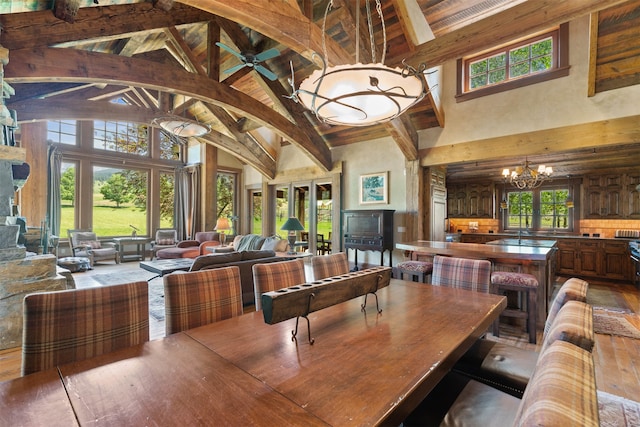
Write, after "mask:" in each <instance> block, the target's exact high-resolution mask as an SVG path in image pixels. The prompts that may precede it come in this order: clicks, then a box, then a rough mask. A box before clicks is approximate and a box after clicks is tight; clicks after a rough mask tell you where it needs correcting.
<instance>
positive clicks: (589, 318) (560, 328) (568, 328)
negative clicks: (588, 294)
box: [540, 301, 595, 353]
mask: <svg viewBox="0 0 640 427" xmlns="http://www.w3.org/2000/svg"><path fill="white" fill-rule="evenodd" d="M557 340H561V341H567V342H570V343H571V344H573V345H577V346H578V347H582V348H583V349H585V350H587V351H591V349H593V345H594V343H595V335H594V332H593V308H592V307H591V305H589V304H587V303H584V302H580V301H567V303H566V304H565V305H563V306H562V308H561V309H560V311H558V315H557V316H556V317H555V320H554V322H553V325H551V327H550V328H549V331H548V332H546V333H545V334H544V341H543V343H542V348H541V350H540V352H541V353H543V352H544V351H545V349H546V348H547V347H548V346H549V345H550V344H551V343H552V342H554V341H557Z"/></svg>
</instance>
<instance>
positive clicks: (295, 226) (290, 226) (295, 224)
mask: <svg viewBox="0 0 640 427" xmlns="http://www.w3.org/2000/svg"><path fill="white" fill-rule="evenodd" d="M280 230H286V231H300V230H304V227H303V226H302V224H300V221H299V220H298V218H296V217H295V216H292V217H290V218H289V219H288V220H287V222H285V223H284V224H283V225H282V227H280Z"/></svg>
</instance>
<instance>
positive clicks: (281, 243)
mask: <svg viewBox="0 0 640 427" xmlns="http://www.w3.org/2000/svg"><path fill="white" fill-rule="evenodd" d="M273 250H274V251H276V252H286V251H288V250H289V241H288V240H287V239H279V240H278V243H276V247H275V248H274V249H273Z"/></svg>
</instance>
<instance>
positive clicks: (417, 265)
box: [393, 261, 433, 283]
mask: <svg viewBox="0 0 640 427" xmlns="http://www.w3.org/2000/svg"><path fill="white" fill-rule="evenodd" d="M394 270H395V271H394V274H393V277H396V278H398V279H402V278H403V276H404V275H405V274H407V275H409V276H410V277H411V280H413V281H415V278H417V279H418V282H422V283H428V282H427V281H426V279H427V277H429V276H431V273H433V263H432V262H428V261H402V262H399V263H398V264H396V266H395V267H394Z"/></svg>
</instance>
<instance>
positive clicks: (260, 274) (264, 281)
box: [251, 258, 306, 311]
mask: <svg viewBox="0 0 640 427" xmlns="http://www.w3.org/2000/svg"><path fill="white" fill-rule="evenodd" d="M251 268H252V270H253V291H254V293H255V303H256V311H259V310H261V309H262V298H261V297H262V294H263V293H265V292H272V291H277V290H278V289H282V288H289V287H291V286H295V285H300V284H302V283H305V281H306V279H305V277H306V276H305V273H304V260H303V259H302V258H298V259H295V260H292V261H280V262H272V263H269V264H254V265H253V267H251Z"/></svg>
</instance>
